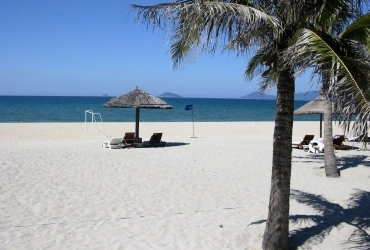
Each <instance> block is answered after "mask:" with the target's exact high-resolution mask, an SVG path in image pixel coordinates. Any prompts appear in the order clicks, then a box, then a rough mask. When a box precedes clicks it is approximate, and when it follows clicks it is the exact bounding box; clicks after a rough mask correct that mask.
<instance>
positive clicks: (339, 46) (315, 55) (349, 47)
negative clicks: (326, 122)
mask: <svg viewBox="0 0 370 250" xmlns="http://www.w3.org/2000/svg"><path fill="white" fill-rule="evenodd" d="M295 41H296V42H295V44H294V45H293V46H291V47H290V48H289V49H288V50H287V51H286V53H285V54H284V60H285V62H289V63H291V64H293V65H295V66H296V65H297V62H301V61H305V62H306V64H305V67H307V66H312V67H316V68H321V69H322V67H321V66H323V65H332V66H331V67H330V68H328V69H327V71H328V73H329V75H330V79H328V82H329V84H330V86H329V93H330V94H331V95H332V97H333V98H335V99H336V100H337V101H336V102H334V104H335V110H336V111H337V112H339V113H340V114H341V115H342V116H343V117H342V118H343V125H344V127H345V129H348V128H349V127H348V126H349V121H350V118H351V115H352V114H353V113H356V114H361V116H357V118H356V120H355V123H354V124H353V128H356V130H361V132H363V130H364V129H365V130H367V125H366V122H367V121H368V120H369V118H370V107H369V105H368V102H367V100H366V98H365V96H364V94H363V91H362V88H361V86H366V84H368V82H369V80H370V75H369V73H368V68H369V67H370V55H369V53H368V52H367V50H366V48H365V47H364V46H363V45H362V44H360V43H359V42H355V41H352V40H346V39H340V38H333V37H332V36H330V35H328V34H326V33H323V32H318V31H316V32H314V31H312V30H308V29H302V30H301V31H300V32H299V33H297V34H296V40H295ZM301 71H302V68H301V69H298V71H297V72H301Z"/></svg>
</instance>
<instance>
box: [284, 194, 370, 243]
mask: <svg viewBox="0 0 370 250" xmlns="http://www.w3.org/2000/svg"><path fill="white" fill-rule="evenodd" d="M290 196H291V198H292V199H295V200H296V201H298V202H299V203H301V204H305V205H309V206H311V207H312V208H314V209H315V210H316V211H317V212H318V214H316V215H292V216H290V220H291V221H292V222H295V223H302V222H306V223H310V224H313V225H312V226H310V227H305V228H301V229H298V230H294V231H292V232H291V233H290V238H289V243H290V249H297V247H299V246H301V245H303V244H304V243H306V242H307V243H308V244H309V245H315V244H317V243H321V242H322V241H323V240H324V238H325V236H327V235H328V234H329V233H330V231H331V230H332V229H333V228H335V227H338V226H339V225H340V224H342V223H346V224H348V225H350V226H352V227H353V228H354V229H355V230H354V231H353V233H352V235H351V237H350V238H349V239H347V240H345V239H343V241H342V242H344V243H343V245H345V246H346V247H347V248H348V249H370V235H369V233H368V232H367V231H366V230H368V229H370V214H369V208H370V192H366V191H363V190H356V191H355V192H354V194H353V195H352V197H351V198H350V199H349V201H348V208H344V207H342V206H340V205H339V204H335V203H332V202H330V201H328V200H326V199H325V198H324V197H322V196H321V195H314V194H310V193H305V192H302V191H298V190H292V192H291V195H290Z"/></svg>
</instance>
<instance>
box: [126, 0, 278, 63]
mask: <svg viewBox="0 0 370 250" xmlns="http://www.w3.org/2000/svg"><path fill="white" fill-rule="evenodd" d="M132 7H133V9H134V10H135V9H136V10H137V12H138V14H137V19H138V20H142V22H143V23H145V22H146V23H147V24H148V25H151V26H153V27H160V28H163V29H164V28H165V27H166V26H165V23H168V22H169V23H171V24H172V25H173V26H174V27H176V29H175V31H174V34H172V35H171V36H170V38H171V40H173V41H174V42H173V44H172V46H171V49H170V53H171V57H172V59H173V62H174V67H175V68H177V67H179V66H180V64H182V65H184V64H186V63H188V62H190V61H192V59H194V57H196V56H197V55H198V54H199V53H201V52H204V51H209V52H214V51H215V50H217V49H218V48H220V46H221V45H220V44H219V43H220V42H223V43H224V46H225V45H226V44H227V43H228V42H227V41H230V40H232V39H233V38H234V37H235V36H237V35H238V34H240V33H242V32H244V31H246V30H248V31H252V32H254V33H257V32H258V30H259V27H261V26H265V25H266V23H268V24H269V25H270V30H273V31H274V32H276V33H277V32H278V30H279V27H280V24H279V20H278V19H277V18H276V17H274V16H271V15H269V14H267V13H265V12H264V11H262V10H261V9H260V8H258V7H257V6H256V5H253V4H252V3H250V2H246V3H245V4H244V5H242V4H237V3H232V2H231V1H225V2H222V1H179V2H174V3H168V4H158V5H155V6H138V5H132ZM259 32H260V33H261V31H259Z"/></svg>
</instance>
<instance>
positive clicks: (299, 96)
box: [241, 91, 319, 101]
mask: <svg viewBox="0 0 370 250" xmlns="http://www.w3.org/2000/svg"><path fill="white" fill-rule="evenodd" d="M318 96H319V92H318V91H309V92H302V93H296V94H295V95H294V100H305V101H311V100H314V99H316V97H318ZM241 99H260V100H276V96H274V95H266V94H263V95H262V94H260V92H258V91H256V92H252V93H250V94H248V95H245V96H242V97H241Z"/></svg>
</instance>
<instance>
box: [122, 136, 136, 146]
mask: <svg viewBox="0 0 370 250" xmlns="http://www.w3.org/2000/svg"><path fill="white" fill-rule="evenodd" d="M134 138H135V133H134V132H127V133H125V136H124V137H123V140H122V144H123V146H124V147H133V146H134Z"/></svg>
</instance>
